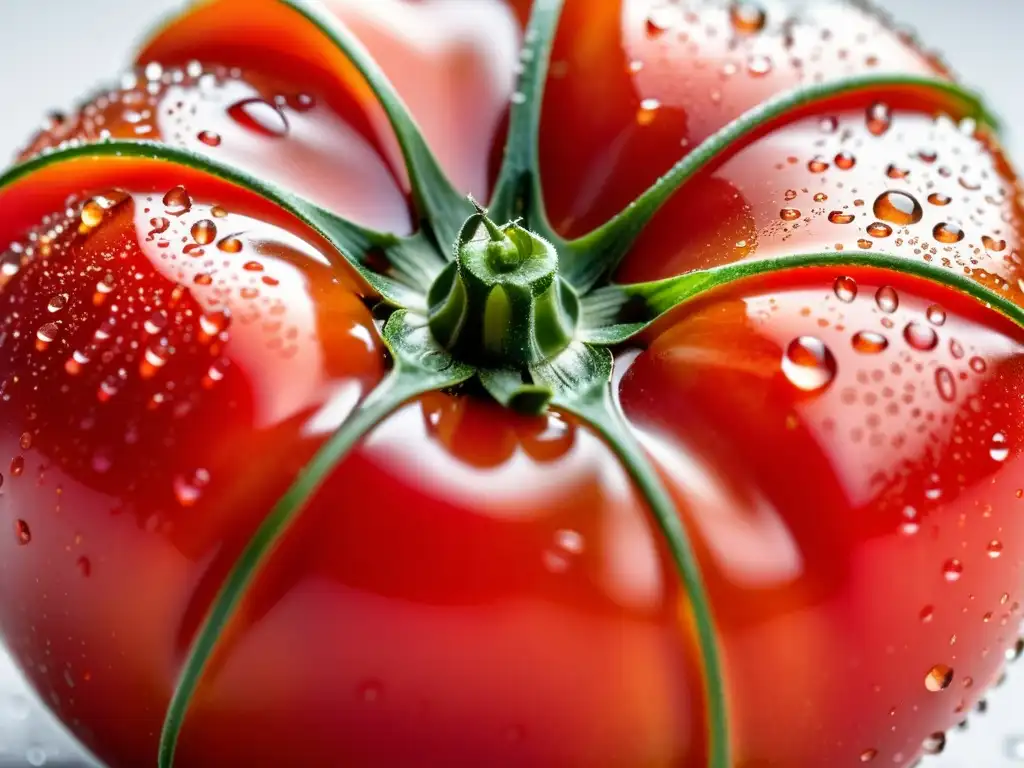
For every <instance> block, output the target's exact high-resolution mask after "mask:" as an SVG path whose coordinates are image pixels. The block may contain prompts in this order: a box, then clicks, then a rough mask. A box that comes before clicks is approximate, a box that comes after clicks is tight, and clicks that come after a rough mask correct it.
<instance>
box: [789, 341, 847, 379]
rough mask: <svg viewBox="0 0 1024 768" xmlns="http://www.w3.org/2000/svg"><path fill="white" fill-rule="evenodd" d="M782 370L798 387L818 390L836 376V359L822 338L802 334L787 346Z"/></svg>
mask: <svg viewBox="0 0 1024 768" xmlns="http://www.w3.org/2000/svg"><path fill="white" fill-rule="evenodd" d="M782 371H783V373H785V375H786V378H788V379H789V381H790V382H791V383H792V384H793V386H795V387H796V388H797V389H801V390H803V391H804V392H817V391H820V390H823V389H825V388H826V387H827V386H828V385H829V384H831V383H832V380H833V379H834V378H835V375H836V359H835V356H834V355H833V354H832V351H831V350H830V349H829V348H828V347H827V346H825V344H824V343H823V342H822V341H821V340H820V339H817V338H815V337H814V336H800V337H798V338H796V339H793V341H791V342H790V344H789V346H788V347H787V349H786V353H785V355H783V357H782Z"/></svg>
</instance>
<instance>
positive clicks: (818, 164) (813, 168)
mask: <svg viewBox="0 0 1024 768" xmlns="http://www.w3.org/2000/svg"><path fill="white" fill-rule="evenodd" d="M807 170H809V171H810V172H811V173H824V172H825V171H827V170H828V161H826V160H825V158H823V157H821V155H818V156H816V157H813V158H811V160H810V161H809V162H808V163H807Z"/></svg>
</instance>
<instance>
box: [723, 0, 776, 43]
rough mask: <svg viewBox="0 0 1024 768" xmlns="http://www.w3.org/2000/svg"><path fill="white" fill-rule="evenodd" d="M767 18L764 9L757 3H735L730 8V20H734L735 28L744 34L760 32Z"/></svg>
mask: <svg viewBox="0 0 1024 768" xmlns="http://www.w3.org/2000/svg"><path fill="white" fill-rule="evenodd" d="M767 18H768V15H767V14H766V13H765V12H764V9H763V8H761V7H760V6H759V5H757V4H755V3H749V2H739V3H733V4H732V6H731V7H730V8H729V20H730V21H732V26H733V28H734V29H735V30H736V31H737V32H742V33H743V34H747V35H750V34H754V33H755V32H760V31H761V30H762V29H764V25H765V22H766V21H767Z"/></svg>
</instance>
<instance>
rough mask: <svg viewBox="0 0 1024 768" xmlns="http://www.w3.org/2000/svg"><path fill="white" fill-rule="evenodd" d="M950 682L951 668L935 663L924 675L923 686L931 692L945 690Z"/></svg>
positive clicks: (951, 679)
mask: <svg viewBox="0 0 1024 768" xmlns="http://www.w3.org/2000/svg"><path fill="white" fill-rule="evenodd" d="M952 682H953V669H952V667H947V666H946V665H945V664H936V665H935V666H934V667H932V668H931V669H929V670H928V674H927V675H925V677H924V687H925V688H927V689H928V690H929V691H931V692H932V693H938V692H939V691H944V690H946V689H947V688H949V685H950V683H952Z"/></svg>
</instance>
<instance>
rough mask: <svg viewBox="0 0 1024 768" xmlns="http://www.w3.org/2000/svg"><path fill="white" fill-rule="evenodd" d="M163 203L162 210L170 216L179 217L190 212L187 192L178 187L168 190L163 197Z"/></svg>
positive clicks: (189, 198) (190, 202) (189, 199)
mask: <svg viewBox="0 0 1024 768" xmlns="http://www.w3.org/2000/svg"><path fill="white" fill-rule="evenodd" d="M163 202H164V208H165V209H166V210H167V212H168V213H169V214H171V215H172V216H181V215H182V214H184V213H188V212H189V211H190V210H192V198H191V197H189V194H188V191H187V190H186V189H185V188H184V187H182V186H180V185H179V186H177V187H174V189H171V190H169V191H168V192H167V194H166V195H164V199H163Z"/></svg>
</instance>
